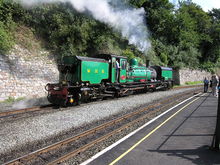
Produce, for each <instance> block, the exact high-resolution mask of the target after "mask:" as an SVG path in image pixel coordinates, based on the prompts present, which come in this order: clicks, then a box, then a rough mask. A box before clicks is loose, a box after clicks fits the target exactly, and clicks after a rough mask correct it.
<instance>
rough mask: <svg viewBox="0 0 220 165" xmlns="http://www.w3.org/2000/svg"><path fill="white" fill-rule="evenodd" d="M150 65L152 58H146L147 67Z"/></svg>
mask: <svg viewBox="0 0 220 165" xmlns="http://www.w3.org/2000/svg"><path fill="white" fill-rule="evenodd" d="M149 65H150V60H149V59H146V67H149Z"/></svg>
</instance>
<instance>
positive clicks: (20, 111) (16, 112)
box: [0, 85, 202, 118]
mask: <svg viewBox="0 0 220 165" xmlns="http://www.w3.org/2000/svg"><path fill="white" fill-rule="evenodd" d="M200 86H202V85H198V86H196V87H200ZM192 87H195V86H179V87H175V88H173V89H172V90H177V89H182V88H192ZM51 106H52V105H45V106H36V107H31V108H24V109H17V110H9V111H5V112H0V118H5V117H9V116H16V115H20V114H24V113H29V112H35V111H41V110H45V109H47V108H48V107H51Z"/></svg>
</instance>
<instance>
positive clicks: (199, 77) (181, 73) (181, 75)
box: [173, 69, 211, 85]
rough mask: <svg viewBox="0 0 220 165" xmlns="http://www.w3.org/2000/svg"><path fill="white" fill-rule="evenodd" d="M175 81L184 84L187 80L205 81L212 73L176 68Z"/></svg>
mask: <svg viewBox="0 0 220 165" xmlns="http://www.w3.org/2000/svg"><path fill="white" fill-rule="evenodd" d="M173 77H174V83H175V84H177V85H184V84H185V83H186V82H194V81H203V80H204V78H205V77H206V78H208V79H210V78H211V73H209V72H205V71H201V70H191V69H181V70H174V76H173Z"/></svg>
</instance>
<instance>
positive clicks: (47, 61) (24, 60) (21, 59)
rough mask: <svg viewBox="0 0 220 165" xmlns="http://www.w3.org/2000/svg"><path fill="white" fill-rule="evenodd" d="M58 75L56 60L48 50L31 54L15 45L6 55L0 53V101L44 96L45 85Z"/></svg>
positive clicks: (55, 80) (56, 80) (54, 79)
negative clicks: (11, 98) (10, 98)
mask: <svg viewBox="0 0 220 165" xmlns="http://www.w3.org/2000/svg"><path fill="white" fill-rule="evenodd" d="M58 77H59V72H58V69H57V65H56V60H55V58H54V57H53V56H52V55H49V53H48V52H46V51H42V52H40V53H39V54H37V55H33V54H32V53H30V52H29V51H28V50H27V49H24V48H21V47H20V46H19V45H15V47H14V49H13V50H12V51H11V52H10V53H9V54H8V55H0V91H1V92H0V101H3V100H5V99H8V98H9V97H13V98H20V97H28V98H33V97H43V96H46V91H45V89H44V87H45V85H46V84H47V83H48V82H58Z"/></svg>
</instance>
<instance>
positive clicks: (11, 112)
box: [0, 105, 51, 118]
mask: <svg viewBox="0 0 220 165" xmlns="http://www.w3.org/2000/svg"><path fill="white" fill-rule="evenodd" d="M48 107H51V105H45V106H36V107H31V108H24V109H17V110H9V111H5V112H0V118H5V117H9V116H16V115H19V114H24V113H28V112H35V111H41V110H44V109H46V108H48Z"/></svg>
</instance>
